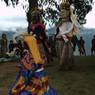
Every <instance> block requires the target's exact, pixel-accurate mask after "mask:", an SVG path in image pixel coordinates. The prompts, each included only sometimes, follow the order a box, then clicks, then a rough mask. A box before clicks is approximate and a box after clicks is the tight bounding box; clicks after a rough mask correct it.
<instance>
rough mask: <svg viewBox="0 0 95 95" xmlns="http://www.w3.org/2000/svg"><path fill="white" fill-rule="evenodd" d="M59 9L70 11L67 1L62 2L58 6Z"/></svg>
mask: <svg viewBox="0 0 95 95" xmlns="http://www.w3.org/2000/svg"><path fill="white" fill-rule="evenodd" d="M60 9H61V10H62V9H66V10H69V9H70V3H69V1H68V0H62V3H61V4H60Z"/></svg>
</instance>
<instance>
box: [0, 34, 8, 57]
mask: <svg viewBox="0 0 95 95" xmlns="http://www.w3.org/2000/svg"><path fill="white" fill-rule="evenodd" d="M7 43H8V40H7V36H6V34H2V38H1V55H3V56H4V55H5V54H6V52H7Z"/></svg>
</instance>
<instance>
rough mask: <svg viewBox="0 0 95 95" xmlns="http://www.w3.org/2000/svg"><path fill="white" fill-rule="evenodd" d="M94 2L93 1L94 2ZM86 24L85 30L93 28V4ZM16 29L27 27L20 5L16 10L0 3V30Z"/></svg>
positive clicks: (94, 8)
mask: <svg viewBox="0 0 95 95" xmlns="http://www.w3.org/2000/svg"><path fill="white" fill-rule="evenodd" d="M94 1H95V0H94ZM86 19H87V23H86V24H85V25H84V26H85V27H87V28H95V4H94V5H93V9H92V11H91V12H89V14H88V15H87V16H86ZM17 27H27V20H26V14H25V12H24V10H23V9H22V7H21V5H18V6H17V7H16V8H13V7H12V6H11V7H6V4H5V3H4V2H0V29H3V30H4V29H5V30H7V29H14V30H15V28H17Z"/></svg>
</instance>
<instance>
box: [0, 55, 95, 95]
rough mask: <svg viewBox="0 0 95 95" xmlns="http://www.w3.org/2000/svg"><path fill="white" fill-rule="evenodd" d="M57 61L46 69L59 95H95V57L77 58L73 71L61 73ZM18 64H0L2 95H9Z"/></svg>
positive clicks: (0, 90) (0, 91) (0, 94)
mask: <svg viewBox="0 0 95 95" xmlns="http://www.w3.org/2000/svg"><path fill="white" fill-rule="evenodd" d="M58 62H59V61H58V60H57V59H55V61H54V62H53V63H51V65H50V66H48V67H46V70H47V72H48V76H49V82H50V85H51V86H53V87H54V88H55V89H56V90H57V91H58V95H95V56H90V57H75V66H74V68H73V70H71V71H59V70H58V69H59V64H58ZM16 65H17V64H16V62H7V63H1V64H0V95H8V91H9V88H10V86H11V84H12V83H13V82H14V80H15V78H16V74H17V72H18V68H17V67H16Z"/></svg>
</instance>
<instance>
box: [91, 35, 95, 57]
mask: <svg viewBox="0 0 95 95" xmlns="http://www.w3.org/2000/svg"><path fill="white" fill-rule="evenodd" d="M91 43H92V47H91V55H93V54H95V35H94V36H93V39H92V42H91Z"/></svg>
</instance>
